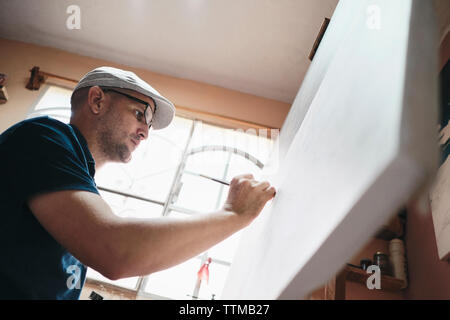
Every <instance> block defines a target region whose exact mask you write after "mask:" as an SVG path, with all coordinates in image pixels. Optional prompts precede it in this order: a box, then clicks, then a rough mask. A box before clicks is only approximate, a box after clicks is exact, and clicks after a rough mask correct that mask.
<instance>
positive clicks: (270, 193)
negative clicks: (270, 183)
mask: <svg viewBox="0 0 450 320" xmlns="http://www.w3.org/2000/svg"><path fill="white" fill-rule="evenodd" d="M266 194H267V195H268V197H269V199H271V198H273V197H275V195H276V194H277V190H276V189H275V187H270V188H269V189H267V190H266Z"/></svg>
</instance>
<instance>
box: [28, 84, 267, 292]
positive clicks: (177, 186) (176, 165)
mask: <svg viewBox="0 0 450 320" xmlns="http://www.w3.org/2000/svg"><path fill="white" fill-rule="evenodd" d="M70 95H71V90H68V89H65V88H61V87H57V86H47V87H46V88H45V92H44V93H43V94H42V96H41V98H40V99H39V101H38V103H37V104H36V105H35V106H34V107H33V108H32V110H31V111H30V113H29V115H28V118H31V117H35V116H40V115H49V116H52V117H54V118H56V119H58V120H61V121H63V122H66V123H68V122H69V119H70ZM272 147H273V143H272V140H270V139H267V138H265V137H264V136H263V137H261V136H258V135H257V134H256V131H254V132H251V131H246V132H244V131H240V130H232V129H226V128H222V127H218V126H214V125H210V124H205V123H202V122H201V121H199V120H196V119H192V118H191V119H189V118H184V117H179V116H176V117H175V119H174V121H173V123H172V124H171V125H170V126H169V127H168V128H166V129H163V130H157V131H154V130H150V132H149V138H148V139H147V140H146V141H143V142H142V143H141V144H140V147H139V148H138V149H137V150H136V151H135V152H134V154H133V158H132V160H131V161H130V163H128V164H116V163H113V164H107V165H105V166H104V167H103V168H102V169H101V170H98V172H97V173H96V177H95V180H96V183H97V186H98V187H99V190H100V193H101V195H102V197H103V198H104V199H105V201H107V203H108V204H109V205H110V206H111V208H112V210H113V212H114V213H115V214H116V215H118V216H120V217H139V218H151V217H158V216H173V217H178V218H180V219H185V218H188V216H189V215H192V214H196V213H198V212H208V211H214V210H217V209H219V208H220V207H221V206H222V204H223V203H224V201H225V200H226V196H227V194H228V186H225V185H222V184H220V183H217V182H214V181H211V180H209V179H206V178H203V177H200V176H198V175H197V174H198V173H201V174H204V175H208V176H210V177H214V178H219V179H222V180H228V181H230V180H231V179H232V178H233V177H234V176H235V175H237V174H242V173H253V174H254V175H255V177H259V176H260V174H261V168H262V167H263V163H265V162H266V161H267V160H268V156H269V153H270V151H271V149H272ZM240 235H241V232H238V233H236V234H234V235H233V236H231V237H230V238H228V239H226V240H225V241H223V242H221V243H219V244H217V245H215V246H214V247H212V248H210V249H209V250H207V251H206V252H204V253H202V254H201V255H199V256H197V257H194V258H192V259H190V260H188V261H185V262H184V263H181V264H180V265H177V266H174V267H172V268H169V269H167V270H163V271H160V272H155V273H153V274H151V275H149V276H145V277H132V278H126V279H120V280H117V281H111V280H109V279H107V278H105V277H103V276H102V275H101V274H100V273H98V272H96V271H95V270H93V269H91V268H88V273H87V277H88V279H94V280H97V281H102V282H105V283H109V284H113V285H114V286H117V287H122V288H127V289H131V290H136V291H138V294H140V295H143V296H146V295H147V296H151V295H158V296H161V297H166V298H171V299H191V298H192V299H212V298H214V297H217V298H220V295H221V291H222V289H223V287H224V284H225V281H226V277H227V273H228V270H229V267H230V265H231V261H232V259H233V255H234V252H235V250H236V248H237V246H238V243H239V239H240ZM209 257H210V258H211V259H212V262H211V264H210V265H209V282H208V283H207V284H206V283H204V281H202V282H200V281H198V280H197V272H198V270H199V269H200V267H201V265H202V264H203V263H204V262H205V261H206V260H207V259H208V258H209Z"/></svg>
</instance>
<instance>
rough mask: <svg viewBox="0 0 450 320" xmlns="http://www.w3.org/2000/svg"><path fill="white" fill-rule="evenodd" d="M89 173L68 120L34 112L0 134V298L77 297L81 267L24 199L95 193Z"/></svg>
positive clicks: (89, 163)
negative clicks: (59, 193) (49, 194)
mask: <svg viewBox="0 0 450 320" xmlns="http://www.w3.org/2000/svg"><path fill="white" fill-rule="evenodd" d="M94 174H95V162H94V159H93V157H92V155H91V153H90V152H89V149H88V145H87V142H86V140H85V138H84V137H83V136H82V134H81V132H80V131H79V130H78V129H77V128H76V127H75V126H73V125H67V124H65V123H62V122H60V121H58V120H55V119H52V118H49V117H38V118H33V119H28V120H25V121H22V122H19V123H17V124H15V125H14V126H12V127H11V128H9V129H8V130H6V131H5V132H4V133H2V134H1V135H0V299H78V298H79V296H80V292H81V289H82V288H83V285H84V280H85V278H86V267H85V266H84V265H83V264H82V263H81V262H80V261H78V260H77V259H76V258H75V257H73V256H72V255H71V254H70V253H69V252H68V251H67V250H66V249H65V248H64V247H62V246H61V245H60V244H59V243H58V242H57V241H56V240H55V239H54V238H53V237H52V236H51V235H50V234H49V233H48V232H47V231H46V230H45V229H44V228H43V227H42V226H41V224H40V223H39V221H38V220H37V219H36V218H35V216H34V215H33V213H32V212H31V211H30V209H29V207H28V204H27V201H28V200H29V199H30V197H32V196H34V195H36V194H40V193H46V192H52V191H60V190H85V191H89V192H94V193H97V194H98V193H99V192H98V190H97V188H96V185H95V181H94ZM60 214H64V212H61V213H60Z"/></svg>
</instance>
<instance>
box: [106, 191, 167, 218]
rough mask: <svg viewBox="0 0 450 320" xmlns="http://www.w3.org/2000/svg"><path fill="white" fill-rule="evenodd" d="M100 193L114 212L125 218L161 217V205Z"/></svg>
mask: <svg viewBox="0 0 450 320" xmlns="http://www.w3.org/2000/svg"><path fill="white" fill-rule="evenodd" d="M99 191H100V195H101V196H102V198H103V199H104V200H105V201H106V202H107V203H108V205H109V206H110V207H111V209H112V211H113V212H114V213H115V214H116V215H117V216H119V217H123V218H152V217H160V216H161V213H162V209H163V207H162V206H161V205H159V204H155V203H151V202H147V201H142V200H138V199H133V198H130V197H124V196H121V195H118V194H115V193H111V192H106V191H102V190H99Z"/></svg>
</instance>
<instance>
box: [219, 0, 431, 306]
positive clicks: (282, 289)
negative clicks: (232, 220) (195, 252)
mask: <svg viewBox="0 0 450 320" xmlns="http://www.w3.org/2000/svg"><path fill="white" fill-rule="evenodd" d="M374 5H375V6H377V8H378V9H379V12H380V18H381V20H380V24H379V25H377V24H376V23H375V24H374V21H373V20H370V18H371V17H372V16H371V15H370V13H371V12H373V10H372V11H370V10H369V9H373V8H374V7H373V6H374ZM371 6H372V7H371ZM334 19H335V20H334ZM333 20H334V21H333ZM343 20H345V22H344V21H343ZM341 21H342V23H343V24H345V25H346V28H347V30H346V32H343V30H340V31H339V32H337V28H338V26H341V24H340V22H341ZM349 21H351V23H349ZM375 22H376V21H375ZM333 25H334V27H333ZM374 26H375V27H377V28H374ZM335 32H336V33H335ZM334 36H336V37H339V39H338V41H337V40H336V39H334V41H335V42H334V43H335V49H336V51H335V53H334V54H332V55H329V56H328V57H327V58H328V59H330V61H329V63H328V64H327V66H326V71H325V72H324V75H323V79H322V80H321V81H320V86H318V89H317V92H315V93H313V95H314V98H313V99H312V102H311V104H310V105H309V106H305V105H300V104H301V102H302V101H305V99H302V98H299V97H297V98H296V101H295V103H294V105H293V106H292V108H294V109H295V108H302V109H303V110H305V108H306V110H307V112H306V111H305V112H303V114H304V116H299V118H298V121H299V122H300V123H301V125H300V126H299V128H298V130H297V129H296V131H295V132H291V134H290V135H291V136H292V137H293V139H292V142H290V141H289V143H288V145H289V148H287V151H286V154H285V155H283V158H282V159H280V170H279V172H278V173H277V174H276V175H275V176H274V177H271V180H272V182H273V183H274V184H275V185H276V186H277V187H278V193H277V195H276V198H275V199H274V200H273V202H272V203H271V204H270V205H268V206H267V207H266V208H265V210H264V211H263V212H262V213H261V216H260V217H259V218H258V219H257V220H256V221H255V222H254V223H253V224H252V225H251V226H250V227H249V228H248V229H247V230H246V232H245V234H244V235H243V237H242V239H241V243H240V247H239V250H238V252H237V254H236V255H235V258H234V261H233V263H232V267H231V270H230V272H229V276H228V279H227V284H226V286H225V289H224V292H223V294H222V296H221V298H222V299H302V298H304V297H305V296H306V295H307V294H309V293H310V292H311V291H312V290H313V289H315V288H316V287H318V286H320V285H322V284H324V283H325V282H326V281H327V280H328V279H329V278H330V277H332V276H333V275H334V274H335V273H336V272H337V271H339V269H340V268H341V267H342V266H343V265H344V264H345V263H346V262H347V261H348V259H350V257H351V256H352V255H353V254H354V253H356V251H357V250H358V249H359V248H360V246H361V245H362V244H364V243H365V242H366V241H367V240H368V239H369V238H370V237H371V236H372V235H373V234H374V233H375V232H376V231H377V230H378V228H379V227H380V226H381V225H382V224H383V223H384V222H385V221H386V220H387V219H388V218H389V217H390V215H392V214H393V213H394V212H395V211H396V210H397V209H398V208H399V207H400V206H401V205H403V204H404V203H405V202H406V201H407V199H408V198H409V197H410V196H411V195H412V194H413V193H414V192H415V191H417V190H418V189H419V188H420V187H421V186H423V185H424V184H425V183H428V182H429V179H430V177H432V176H433V175H434V173H435V170H436V165H437V162H438V160H437V155H438V154H437V150H438V149H437V143H436V142H437V139H436V124H437V100H436V99H437V78H436V75H437V71H436V70H437V52H436V48H437V39H436V36H435V20H434V15H433V11H432V8H431V3H429V2H428V1H422V0H396V1H390V0H384V1H381V0H379V1H353V0H341V1H340V2H339V5H338V7H337V9H336V11H335V14H334V16H333V19H332V24H330V27H329V30H328V31H327V35H326V38H324V40H323V41H331V40H330V39H333V37H334ZM327 39H328V40H327ZM322 46H323V48H324V50H326V48H327V43H323V44H321V47H319V51H318V52H317V54H316V57H319V58H318V59H320V55H321V50H322ZM315 59H316V58H315ZM322 63H323V61H322ZM308 76H311V77H313V76H314V75H309V74H308ZM316 87H317V86H316ZM300 93H301V94H303V95H307V94H308V93H305V92H301V90H300V92H299V94H300ZM293 113H295V111H291V114H293ZM299 114H302V112H299ZM288 118H289V117H288ZM288 120H289V121H295V118H293V119H292V116H291V119H288ZM288 120H287V121H288ZM285 128H286V126H283V129H282V132H283V130H284V129H285ZM290 128H295V126H293V125H290ZM284 136H285V137H286V136H289V134H287V135H284ZM281 137H283V133H282V135H281ZM281 142H282V143H281V144H280V145H283V141H281Z"/></svg>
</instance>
